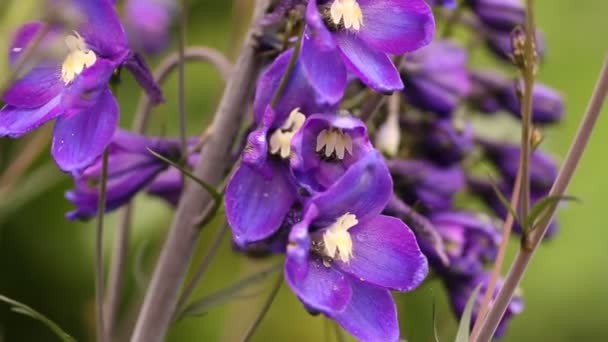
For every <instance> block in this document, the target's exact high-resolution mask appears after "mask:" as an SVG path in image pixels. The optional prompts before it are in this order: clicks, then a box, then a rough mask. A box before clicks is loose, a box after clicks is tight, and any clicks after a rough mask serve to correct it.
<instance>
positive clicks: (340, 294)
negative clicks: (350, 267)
mask: <svg viewBox="0 0 608 342" xmlns="http://www.w3.org/2000/svg"><path fill="white" fill-rule="evenodd" d="M293 262H294V261H293V260H291V258H290V254H288V255H287V260H286V262H285V280H286V281H287V284H289V287H291V289H292V290H293V292H295V294H296V296H298V298H299V299H300V300H301V301H302V302H304V304H306V306H308V307H310V308H312V309H314V310H316V311H321V312H324V313H326V314H328V315H333V314H336V313H338V312H340V311H342V310H344V308H345V307H346V306H347V304H348V303H349V301H350V300H351V286H350V282H349V281H348V279H347V276H346V275H345V274H343V273H342V272H340V271H338V270H336V269H335V268H333V267H327V266H325V265H323V261H322V260H321V259H319V258H316V257H311V258H310V259H309V260H308V261H307V265H306V268H307V272H306V273H305V275H304V276H301V272H298V271H296V270H294V268H293V266H292V264H293Z"/></svg>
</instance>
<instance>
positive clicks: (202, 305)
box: [177, 263, 283, 320]
mask: <svg viewBox="0 0 608 342" xmlns="http://www.w3.org/2000/svg"><path fill="white" fill-rule="evenodd" d="M282 267H283V265H282V264H281V263H277V264H274V265H271V266H269V267H267V268H265V269H262V270H261V271H259V272H256V273H254V274H252V275H250V276H248V277H245V278H243V279H241V280H239V281H237V282H235V283H232V284H230V285H228V286H226V287H225V288H223V289H221V290H218V291H216V292H214V293H212V294H210V295H208V296H206V297H203V298H200V299H197V300H194V301H193V302H192V303H190V304H189V305H188V306H187V307H186V308H185V309H184V310H182V312H180V313H179V315H178V316H177V320H181V319H183V318H185V317H188V316H200V315H204V314H205V313H207V312H209V310H211V309H212V308H214V307H217V306H220V305H222V304H225V303H227V302H229V301H231V300H233V299H236V298H238V297H239V296H240V293H241V291H243V290H244V289H246V288H247V287H249V286H251V285H254V284H257V283H260V282H261V281H263V280H265V279H266V278H268V277H269V276H270V275H272V274H274V273H276V272H278V271H279V270H280V269H281V268H282Z"/></svg>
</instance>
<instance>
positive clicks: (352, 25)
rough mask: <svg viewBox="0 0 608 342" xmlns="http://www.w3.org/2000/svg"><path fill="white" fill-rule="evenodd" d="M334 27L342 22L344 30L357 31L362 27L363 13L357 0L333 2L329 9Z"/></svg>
mask: <svg viewBox="0 0 608 342" xmlns="http://www.w3.org/2000/svg"><path fill="white" fill-rule="evenodd" d="M330 15H331V20H332V21H333V23H334V25H340V23H341V22H342V21H344V28H346V29H353V30H355V31H359V30H360V29H361V26H362V25H363V12H361V7H359V4H358V3H357V0H334V2H333V3H332V4H331V7H330Z"/></svg>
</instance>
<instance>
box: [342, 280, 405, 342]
mask: <svg viewBox="0 0 608 342" xmlns="http://www.w3.org/2000/svg"><path fill="white" fill-rule="evenodd" d="M350 286H351V288H352V297H351V300H350V302H349V303H348V305H347V306H346V308H345V309H344V311H342V312H340V313H338V314H337V315H333V316H332V317H333V318H334V319H335V320H336V321H337V322H338V323H340V325H341V326H342V327H344V329H345V330H346V331H348V332H349V333H351V334H352V335H353V336H354V337H356V338H357V339H358V340H360V341H378V342H380V341H382V342H396V341H398V340H399V322H398V321H397V308H396V307H395V302H394V301H393V297H392V296H391V293H390V292H389V291H388V290H386V289H382V288H379V287H376V286H374V285H369V284H366V283H363V282H360V281H357V280H355V279H352V280H351V281H350Z"/></svg>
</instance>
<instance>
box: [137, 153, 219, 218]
mask: <svg viewBox="0 0 608 342" xmlns="http://www.w3.org/2000/svg"><path fill="white" fill-rule="evenodd" d="M148 151H150V153H152V155H154V156H155V157H156V158H158V159H160V160H162V161H164V162H165V163H167V164H169V165H171V166H173V167H175V168H176V169H178V170H179V171H181V173H183V174H184V175H186V176H188V178H190V179H192V180H193V181H195V182H196V183H198V184H199V185H200V186H201V187H203V188H204V189H205V190H207V192H208V193H209V194H210V195H211V197H213V200H214V201H215V203H216V206H217V205H218V203H221V202H222V194H220V193H219V192H217V190H215V187H214V186H213V185H211V184H208V183H206V182H205V181H203V180H202V179H200V178H198V177H196V176H195V175H194V174H192V172H190V171H189V170H188V169H186V168H185V167H184V166H182V165H180V164H178V163H176V162H174V161H172V160H170V159H168V158H166V157H165V156H163V155H161V154H159V153H157V152H155V151H153V150H152V149H150V148H148Z"/></svg>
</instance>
